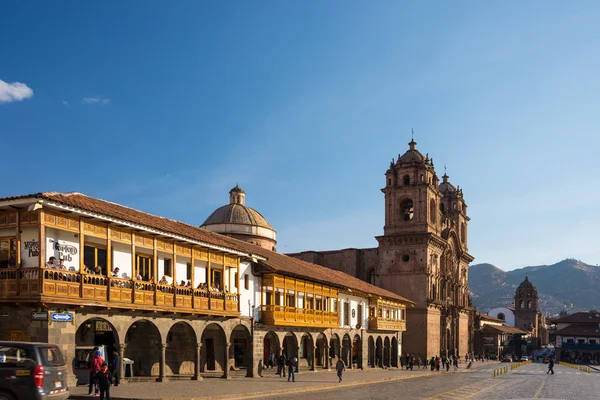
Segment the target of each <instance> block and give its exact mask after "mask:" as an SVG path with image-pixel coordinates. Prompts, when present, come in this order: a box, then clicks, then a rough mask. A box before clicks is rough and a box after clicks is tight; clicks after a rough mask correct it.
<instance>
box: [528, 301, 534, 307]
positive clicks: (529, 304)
mask: <svg viewBox="0 0 600 400" xmlns="http://www.w3.org/2000/svg"><path fill="white" fill-rule="evenodd" d="M532 303H533V302H532V301H531V300H527V308H531V304H532Z"/></svg>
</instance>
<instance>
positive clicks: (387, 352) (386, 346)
mask: <svg viewBox="0 0 600 400" xmlns="http://www.w3.org/2000/svg"><path fill="white" fill-rule="evenodd" d="M391 356H392V348H391V345H390V338H389V337H387V336H386V337H385V339H384V341H383V362H382V365H383V366H384V367H388V368H389V367H391V363H390V358H391Z"/></svg>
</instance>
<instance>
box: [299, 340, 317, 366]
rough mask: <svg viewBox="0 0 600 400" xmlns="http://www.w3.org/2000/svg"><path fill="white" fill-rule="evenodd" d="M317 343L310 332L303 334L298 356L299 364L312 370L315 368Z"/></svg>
mask: <svg viewBox="0 0 600 400" xmlns="http://www.w3.org/2000/svg"><path fill="white" fill-rule="evenodd" d="M314 351H315V345H314V343H313V338H312V336H311V335H309V334H308V333H305V334H304V335H302V338H301V339H300V356H299V357H298V365H299V366H301V367H308V368H310V370H311V371H312V370H314V369H315V354H314Z"/></svg>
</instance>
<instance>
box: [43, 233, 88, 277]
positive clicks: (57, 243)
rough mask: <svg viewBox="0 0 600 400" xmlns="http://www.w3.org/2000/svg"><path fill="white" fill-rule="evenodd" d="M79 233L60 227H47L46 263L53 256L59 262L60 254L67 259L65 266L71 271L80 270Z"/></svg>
mask: <svg viewBox="0 0 600 400" xmlns="http://www.w3.org/2000/svg"><path fill="white" fill-rule="evenodd" d="M79 251H80V249H79V235H78V234H76V233H73V232H68V231H63V230H60V229H54V228H46V257H45V258H44V260H43V263H44V265H45V264H46V262H47V261H48V259H49V258H50V257H52V256H54V257H56V260H57V263H58V259H59V257H60V256H63V257H64V259H65V266H66V267H67V269H68V270H70V271H79Z"/></svg>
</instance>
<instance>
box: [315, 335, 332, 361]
mask: <svg viewBox="0 0 600 400" xmlns="http://www.w3.org/2000/svg"><path fill="white" fill-rule="evenodd" d="M328 349H329V341H328V340H327V336H325V334H324V333H320V334H319V336H317V342H316V345H315V365H316V366H317V367H322V368H327V367H328V366H329V364H328V362H329V357H328V356H329V355H328V351H329V350H328Z"/></svg>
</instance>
